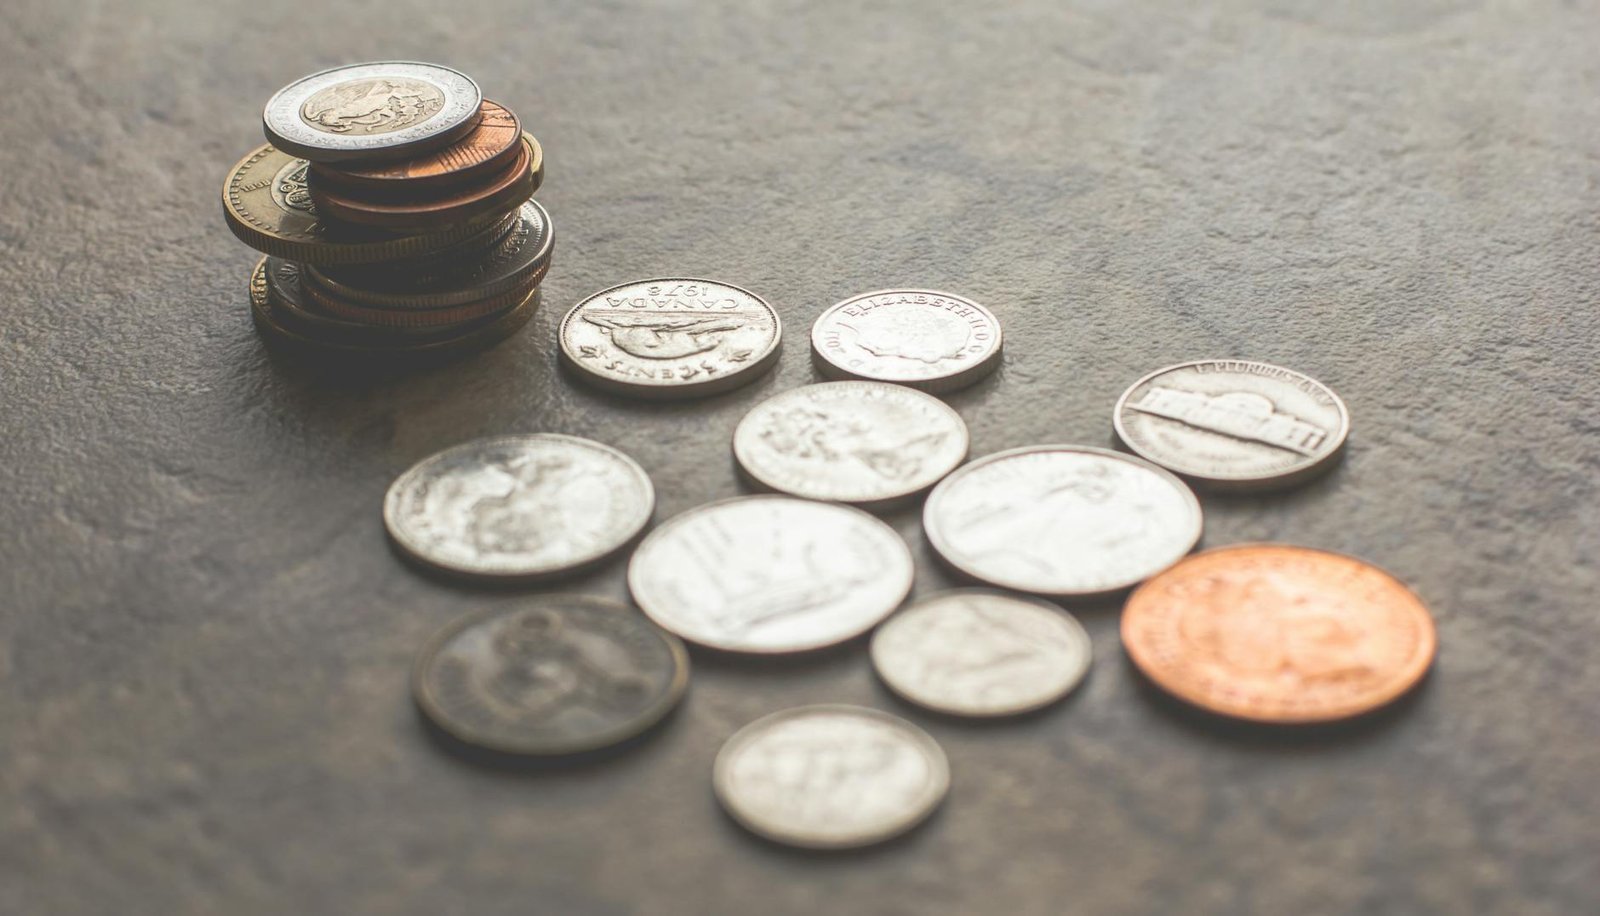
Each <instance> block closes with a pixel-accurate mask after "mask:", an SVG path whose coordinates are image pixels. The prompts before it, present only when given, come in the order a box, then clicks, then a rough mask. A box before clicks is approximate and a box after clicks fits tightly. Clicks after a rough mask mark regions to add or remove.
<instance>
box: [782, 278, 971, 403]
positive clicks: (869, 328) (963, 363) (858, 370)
mask: <svg viewBox="0 0 1600 916" xmlns="http://www.w3.org/2000/svg"><path fill="white" fill-rule="evenodd" d="M1000 346H1001V334H1000V321H999V319H997V318H995V317H994V314H993V313H992V312H990V311H989V310H988V309H986V308H984V307H983V306H981V305H979V304H978V303H976V302H973V301H972V300H971V299H965V298H962V297H961V296H955V295H951V294H950V293H941V292H936V291H934V290H926V289H890V290H881V291H879V292H875V293H863V294H862V295H859V296H854V297H852V298H849V299H846V300H845V301H843V302H840V303H838V304H837V305H834V306H832V307H830V308H829V309H827V310H826V311H824V312H823V313H822V314H821V315H819V316H817V320H816V322H815V323H814V324H813V325H812V326H811V355H812V357H813V359H814V361H815V362H816V364H817V368H818V369H820V370H821V371H822V373H823V374H824V375H828V376H831V377H833V378H860V379H871V380H874V381H881V382H895V383H897V384H901V385H909V386H911V387H913V388H920V389H922V390H923V391H931V392H943V391H954V390H955V389H957V388H964V387H966V386H967V385H971V384H972V383H974V382H976V381H978V380H979V379H981V378H983V377H984V376H986V375H988V374H989V373H991V372H993V371H994V370H995V367H997V366H999V365H1000Z"/></svg>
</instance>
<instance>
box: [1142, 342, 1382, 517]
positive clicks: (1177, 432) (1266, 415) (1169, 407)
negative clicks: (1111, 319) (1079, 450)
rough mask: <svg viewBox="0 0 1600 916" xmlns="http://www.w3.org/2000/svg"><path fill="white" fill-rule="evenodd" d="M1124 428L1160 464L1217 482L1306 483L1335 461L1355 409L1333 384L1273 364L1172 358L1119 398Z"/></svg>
mask: <svg viewBox="0 0 1600 916" xmlns="http://www.w3.org/2000/svg"><path fill="white" fill-rule="evenodd" d="M1114 422H1115V424H1116V430H1117V436H1118V438H1120V439H1121V440H1122V442H1123V444H1125V445H1126V446H1127V447H1128V448H1130V449H1132V450H1133V451H1134V452H1136V453H1138V454H1139V455H1140V456H1142V457H1144V458H1147V459H1149V460H1150V461H1154V462H1155V463H1156V464H1159V465H1161V466H1162V467H1164V468H1166V469H1168V470H1170V471H1173V472H1175V473H1178V474H1181V475H1183V476H1184V477H1187V478H1189V479H1190V480H1194V481H1196V482H1198V483H1202V484H1205V485H1207V486H1209V487H1212V488H1213V489H1239V490H1242V489H1264V488H1270V487H1279V486H1286V485H1288V484H1293V483H1298V482H1300V481H1303V480H1305V479H1307V478H1309V477H1312V476H1314V475H1316V474H1317V473H1319V472H1321V471H1324V470H1327V469H1328V468H1329V467H1331V466H1332V464H1333V462H1334V460H1335V459H1336V458H1337V457H1338V455H1339V450H1340V449H1341V448H1342V447H1343V446H1344V440H1345V436H1346V435H1347V434H1348V433H1349V431H1350V412H1349V411H1348V410H1347V409H1346V408H1345V406H1344V401H1342V400H1340V399H1339V396H1338V395H1336V394H1334V393H1333V392H1332V391H1331V390H1329V389H1328V387H1327V386H1325V385H1323V384H1322V383H1320V382H1318V381H1316V380H1315V379H1312V378H1310V377H1308V376H1304V375H1301V374H1300V373H1298V372H1294V371H1291V370H1289V369H1283V368H1280V367H1278V366H1272V365H1268V364H1266V363H1254V362H1247V361H1244V360H1236V359H1210V360H1199V361H1196V362H1190V363H1181V364H1179V365H1176V366H1168V367H1167V368H1165V369H1161V370H1158V371H1156V372H1152V373H1150V374H1149V375H1147V376H1145V377H1144V378H1142V379H1140V380H1138V381H1137V382H1134V383H1133V387H1131V388H1129V389H1128V390H1127V392H1126V393H1124V394H1123V395H1122V398H1121V399H1120V400H1119V401H1117V407H1116V412H1115V415H1114Z"/></svg>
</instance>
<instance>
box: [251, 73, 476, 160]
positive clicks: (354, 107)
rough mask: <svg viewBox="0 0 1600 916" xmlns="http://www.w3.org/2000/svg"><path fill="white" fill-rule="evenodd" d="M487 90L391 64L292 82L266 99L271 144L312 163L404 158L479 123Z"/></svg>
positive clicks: (462, 77)
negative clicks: (479, 113) (480, 109)
mask: <svg viewBox="0 0 1600 916" xmlns="http://www.w3.org/2000/svg"><path fill="white" fill-rule="evenodd" d="M482 105H483V93H482V92H481V91H479V89H478V84H477V83H474V82H473V81H472V79H471V78H470V77H468V76H467V75H466V74H465V73H462V72H460V71H458V70H452V69H450V68H449V67H441V66H439V65H438V64H424V63H417V62H414V61H401V60H387V61H377V62H374V63H366V64H350V65H348V66H344V67H335V68H333V69H331V70H323V71H322V72H320V73H313V74H311V75H310V76H307V77H302V78H301V79H298V80H295V81H294V82H292V83H290V84H289V85H287V86H285V87H283V88H282V89H279V90H278V91H277V92H276V93H274V94H273V96H272V98H271V99H269V100H268V101H267V107H266V110H265V111H264V112H263V113H262V118H261V120H262V124H263V126H264V127H265V128H266V134H267V142H268V143H271V144H272V145H273V146H275V147H277V148H278V149H280V150H283V151H284V152H286V153H288V154H290V155H292V156H299V157H300V158H302V159H309V160H311V161H312V162H340V161H347V160H352V159H367V160H378V159H404V158H407V157H410V156H415V155H417V154H419V153H422V152H424V151H426V150H429V149H434V148H437V147H440V146H444V145H446V144H448V143H450V142H451V141H453V140H455V139H457V138H458V137H460V136H462V135H463V134H465V133H467V132H468V131H470V130H472V128H473V127H474V126H475V125H476V124H477V123H478V110H479V108H480V107H481V106H482Z"/></svg>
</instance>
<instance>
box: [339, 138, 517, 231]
mask: <svg viewBox="0 0 1600 916" xmlns="http://www.w3.org/2000/svg"><path fill="white" fill-rule="evenodd" d="M519 147H520V151H519V152H518V154H517V159H516V162H515V163H513V164H512V166H511V167H510V168H509V169H506V170H505V171H504V172H501V173H499V174H496V175H494V176H493V177H491V178H490V179H488V180H486V181H484V182H482V183H479V184H473V185H468V186H466V187H459V188H448V189H445V190H444V191H441V192H439V193H438V194H435V195H430V196H427V197H408V198H406V199H405V200H404V201H378V200H369V199H367V198H364V197H359V196H356V195H352V194H346V193H343V192H341V191H339V190H337V189H330V188H325V187H323V186H322V185H320V184H318V183H317V182H316V181H315V180H313V181H312V182H311V199H312V200H314V201H316V205H317V208H318V209H319V210H320V211H321V212H322V213H324V214H326V215H327V216H328V217H329V218H331V219H337V220H341V221H343V222H347V223H351V224H353V225H358V226H367V227H371V228H377V229H390V230H411V231H426V230H430V229H434V228H437V227H439V226H446V225H450V224H453V223H458V222H461V221H462V220H469V219H473V218H479V217H482V216H483V215H485V214H495V215H497V216H498V215H500V214H504V213H505V212H506V211H508V210H514V209H516V208H517V207H518V206H519V205H521V204H522V203H523V202H524V201H526V200H527V199H528V198H530V197H532V196H533V192H534V191H536V190H538V188H539V182H540V180H541V179H542V177H543V172H542V170H541V171H535V170H534V169H533V168H532V163H533V146H532V145H531V144H529V143H527V142H526V141H524V142H523V143H521V144H519Z"/></svg>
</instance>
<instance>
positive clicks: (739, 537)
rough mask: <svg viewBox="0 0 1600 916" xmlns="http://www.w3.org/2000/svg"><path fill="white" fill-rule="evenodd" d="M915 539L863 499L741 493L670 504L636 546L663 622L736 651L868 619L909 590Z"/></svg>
mask: <svg viewBox="0 0 1600 916" xmlns="http://www.w3.org/2000/svg"><path fill="white" fill-rule="evenodd" d="M911 578H912V562H911V550H910V549H909V548H908V547H906V543H905V541H903V540H901V538H900V535H898V534H896V533H895V530H894V529H893V528H890V527H889V526H888V525H885V524H884V523H883V522H880V521H878V520H877V519H875V518H873V517H872V516H870V515H868V514H866V513H865V512H862V511H861V510H860V509H852V508H850V507H849V506H841V505H836V504H833V503H818V502H810V501H808V500H803V499H791V498H789V497H787V496H744V497H739V498H735V499H728V500H723V501H721V502H715V503H710V504H709V505H705V506H701V507H699V508H696V509H690V510H689V511H687V512H684V513H682V514H680V515H677V516H674V517H673V518H671V519H669V520H668V521H667V522H665V523H663V524H662V525H660V526H659V527H658V528H656V530H655V531H653V532H651V533H650V535H649V536H648V537H646V538H645V539H644V542H643V543H641V544H640V545H639V547H638V549H637V550H635V551H634V553H633V560H632V561H631V562H630V563H629V564H628V588H629V589H630V590H631V591H632V592H633V599H634V601H635V602H637V603H638V605H639V607H640V608H641V609H642V610H643V611H644V612H645V613H646V614H648V615H649V616H650V618H651V619H652V620H654V621H655V622H656V623H659V624H661V625H662V626H663V627H666V628H667V629H668V630H671V631H672V632H674V633H676V634H678V635H679V636H682V637H683V638H684V639H687V640H689V641H690V642H694V643H699V644H700V645H703V646H709V647H710V648H713V649H721V650H724V651H728V652H750V653H768V654H770V653H779V652H801V651H804V650H807V649H819V648H822V647H824V646H831V645H835V644H837V643H841V642H844V641H845V640H847V639H851V638H853V637H855V636H859V635H861V634H862V633H865V632H866V631H867V630H870V629H871V628H872V626H873V625H874V624H876V623H877V622H878V621H880V620H882V619H883V618H884V617H886V616H888V615H889V613H890V612H891V611H893V610H894V609H895V608H896V607H898V606H899V604H900V602H901V601H904V600H905V597H906V594H907V593H908V592H910V591H911Z"/></svg>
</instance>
